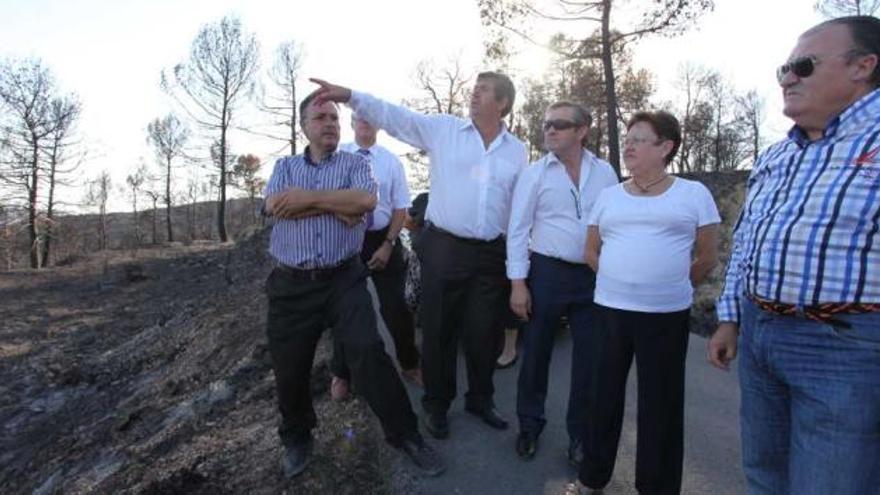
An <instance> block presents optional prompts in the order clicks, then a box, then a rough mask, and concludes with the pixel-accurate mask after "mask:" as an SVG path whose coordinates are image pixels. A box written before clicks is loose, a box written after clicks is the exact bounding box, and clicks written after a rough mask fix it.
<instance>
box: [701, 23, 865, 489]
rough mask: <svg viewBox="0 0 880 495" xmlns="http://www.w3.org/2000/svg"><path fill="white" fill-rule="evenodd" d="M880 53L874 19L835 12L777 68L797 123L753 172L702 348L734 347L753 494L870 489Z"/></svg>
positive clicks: (725, 356) (722, 356)
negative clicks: (713, 326) (714, 320)
mask: <svg viewBox="0 0 880 495" xmlns="http://www.w3.org/2000/svg"><path fill="white" fill-rule="evenodd" d="M878 57H880V20H878V19H877V18H875V17H868V16H861V17H844V18H839V19H833V20H830V21H827V22H824V23H822V24H819V25H818V26H815V27H813V28H812V29H809V30H808V31H807V32H805V33H804V34H802V35H801V36H800V38H799V39H798V42H797V45H796V46H795V48H794V50H793V51H792V53H791V58H789V61H788V62H787V63H786V64H784V65H783V66H782V67H780V68H779V70H778V73H777V77H778V78H779V84H780V86H781V87H782V92H783V99H784V108H783V112H784V113H785V115H786V116H788V117H790V118H791V119H792V120H794V123H795V125H794V127H792V129H791V130H790V131H789V133H788V137H787V138H786V139H783V140H782V141H780V142H778V143H776V144H774V145H773V146H771V147H770V148H768V149H767V150H766V151H765V152H764V153H763V154H761V156H759V157H758V159H757V161H756V162H755V164H754V167H753V168H752V172H751V175H750V177H749V183H748V193H747V195H746V199H745V203H744V204H743V210H742V213H741V214H740V217H739V220H738V221H737V224H736V227H735V229H734V233H733V244H732V250H731V255H730V262H729V264H728V268H727V274H726V278H725V284H724V289H723V291H722V293H721V296H720V298H719V300H718V319H719V321H720V322H721V323H720V324H719V326H718V329H717V330H716V332H715V335H714V336H713V337H712V339H711V340H710V342H709V360H710V361H711V362H712V364H714V365H716V366H718V367H720V368H724V369H727V367H728V365H729V363H730V361H731V360H733V358H734V357H736V354H737V345H738V346H739V354H740V362H739V380H740V389H741V397H742V399H741V400H742V406H741V409H740V411H741V412H740V414H741V417H740V420H741V428H742V455H743V467H744V469H745V473H746V478H747V481H748V486H749V493H753V494H782V493H797V494H799V495H808V494H827V493H848V494H867V493H877V490H878V486H880V237H878V231H880V91H878V90H877V87H878V85H880V68H878ZM737 341H738V342H737Z"/></svg>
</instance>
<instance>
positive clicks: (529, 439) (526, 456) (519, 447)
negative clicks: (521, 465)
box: [516, 431, 538, 461]
mask: <svg viewBox="0 0 880 495" xmlns="http://www.w3.org/2000/svg"><path fill="white" fill-rule="evenodd" d="M537 450H538V439H537V437H535V436H534V435H532V434H531V433H528V432H525V431H522V432H520V433H519V436H518V437H516V454H517V455H518V456H519V458H520V459H522V460H524V461H530V460H532V459H533V458H534V457H535V452H537Z"/></svg>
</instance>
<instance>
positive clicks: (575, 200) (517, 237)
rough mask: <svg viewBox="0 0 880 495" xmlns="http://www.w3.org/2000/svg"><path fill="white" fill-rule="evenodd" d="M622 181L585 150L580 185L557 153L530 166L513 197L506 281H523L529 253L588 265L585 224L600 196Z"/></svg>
mask: <svg viewBox="0 0 880 495" xmlns="http://www.w3.org/2000/svg"><path fill="white" fill-rule="evenodd" d="M617 183H618V180H617V174H615V173H614V169H613V168H612V167H611V165H609V164H608V162H606V161H604V160H600V159H599V158H596V156H595V155H593V154H592V153H590V152H589V151H587V150H584V154H583V157H582V158H581V171H580V183H579V184H577V185H575V184H574V183H573V182H572V180H571V177H569V175H568V172H566V171H565V165H564V164H563V163H562V162H561V161H559V159H558V158H557V157H556V155H554V154H553V153H548V154H547V155H544V157H543V158H541V159H540V160H538V161H536V162H534V163H533V164H532V165H530V166H528V167H527V168H526V169H525V170H524V171H523V172H522V173H521V174H520V176H519V180H518V181H517V184H516V190H515V192H514V193H513V207H512V208H511V213H510V226H509V227H508V229H507V278H509V279H511V280H521V279H525V278H526V277H527V276H528V274H529V252H530V251H532V252H536V253H540V254H543V255H544V256H549V257H551V258H557V259H561V260H565V261H568V262H570V263H580V264H584V263H585V261H584V244H585V243H586V239H587V225H588V223H587V221H588V219H589V217H590V210H592V208H593V203H595V202H596V198H597V197H598V196H599V192H600V191H602V189H605V188H606V187H609V186H613V185H615V184H617Z"/></svg>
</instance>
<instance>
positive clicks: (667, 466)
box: [579, 304, 690, 494]
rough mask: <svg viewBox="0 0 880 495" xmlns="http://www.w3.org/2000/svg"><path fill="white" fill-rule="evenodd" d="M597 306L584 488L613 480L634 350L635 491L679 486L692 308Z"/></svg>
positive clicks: (668, 491) (660, 491) (671, 489)
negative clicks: (596, 346) (638, 309)
mask: <svg viewBox="0 0 880 495" xmlns="http://www.w3.org/2000/svg"><path fill="white" fill-rule="evenodd" d="M596 309H597V329H598V330H599V331H600V332H601V342H602V344H601V348H600V351H599V358H598V367H597V368H596V370H597V372H596V373H595V374H594V376H595V377H596V384H595V385H596V387H595V394H596V395H595V397H594V402H593V411H592V412H593V414H592V417H591V420H590V422H588V424H587V425H588V426H587V433H586V434H585V435H584V462H583V464H582V465H581V471H580V474H579V478H580V480H581V482H582V483H584V484H585V485H587V486H588V487H590V488H602V487H604V486H605V485H606V484H608V482H609V480H610V479H611V474H612V473H613V471H614V463H615V460H616V457H617V445H618V442H619V441H620V430H621V426H622V425H623V409H624V402H625V400H626V379H627V375H628V374H629V369H630V365H631V364H632V359H633V356H635V358H636V369H637V372H638V387H639V389H638V419H637V425H638V431H637V440H636V489H637V490H638V491H639V493H641V494H677V493H680V492H681V471H682V460H683V457H684V372H685V357H686V356H687V347H688V321H689V317H690V310H689V309H688V310H684V311H677V312H673V313H642V312H636V311H624V310H619V309H612V308H608V307H604V306H601V305H598V304H597V305H596Z"/></svg>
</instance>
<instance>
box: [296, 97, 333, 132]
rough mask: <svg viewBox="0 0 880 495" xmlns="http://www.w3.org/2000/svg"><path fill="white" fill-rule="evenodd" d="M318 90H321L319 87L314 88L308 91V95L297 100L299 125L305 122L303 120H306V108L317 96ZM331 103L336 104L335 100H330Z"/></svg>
mask: <svg viewBox="0 0 880 495" xmlns="http://www.w3.org/2000/svg"><path fill="white" fill-rule="evenodd" d="M320 91H321V90H320V89H316V90H314V91H312V92H311V93H309V95H308V96H306V97H305V98H303V100H302V101H301V102H299V125H300V127H302V125H303V123H305V121H306V113H307V112H306V110H308V108H309V105H311V104H312V102H313V101H314V100H315V98H317V96H318V93H319V92H320ZM331 103H333V104H334V105H335V104H336V103H335V102H331Z"/></svg>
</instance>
